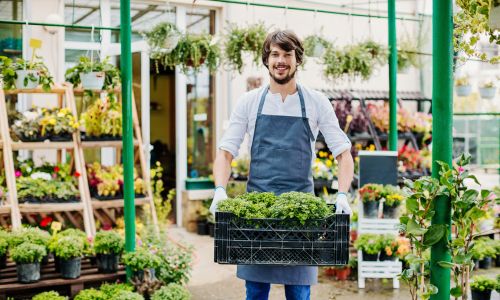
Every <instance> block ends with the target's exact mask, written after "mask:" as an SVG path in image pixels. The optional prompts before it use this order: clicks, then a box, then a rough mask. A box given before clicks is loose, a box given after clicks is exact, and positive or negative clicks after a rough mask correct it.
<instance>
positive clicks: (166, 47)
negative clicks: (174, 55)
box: [143, 22, 181, 60]
mask: <svg viewBox="0 0 500 300" xmlns="http://www.w3.org/2000/svg"><path fill="white" fill-rule="evenodd" d="M143 35H144V37H145V39H146V41H147V42H148V45H149V49H150V50H149V51H150V57H151V59H154V60H158V59H162V58H164V56H165V55H166V54H168V53H170V52H172V50H173V49H174V48H175V47H176V46H177V44H178V43H179V39H180V38H181V34H180V32H179V30H178V29H177V27H176V26H175V24H173V23H169V22H161V23H158V24H157V25H155V26H154V27H153V29H151V31H148V32H145V33H144V34H143Z"/></svg>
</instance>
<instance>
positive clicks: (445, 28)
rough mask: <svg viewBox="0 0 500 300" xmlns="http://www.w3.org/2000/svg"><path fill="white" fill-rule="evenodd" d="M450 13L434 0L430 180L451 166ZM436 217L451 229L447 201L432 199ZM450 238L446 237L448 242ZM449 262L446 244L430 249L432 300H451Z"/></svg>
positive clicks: (448, 2)
mask: <svg viewBox="0 0 500 300" xmlns="http://www.w3.org/2000/svg"><path fill="white" fill-rule="evenodd" d="M452 37H453V10H452V0H433V16H432V55H433V56H432V135H433V136H432V177H434V178H439V166H438V164H437V163H436V161H438V160H440V161H443V162H446V163H448V164H450V165H451V163H452V141H453V140H452V125H453V124H452V123H453V85H452V84H453V71H452V67H453V46H452ZM435 208H436V214H435V215H434V217H433V218H432V224H446V225H447V226H448V227H450V223H451V206H450V199H449V198H448V197H439V198H437V199H435ZM450 238H451V236H448V240H449V239H450ZM439 261H451V256H450V251H449V250H448V248H447V241H446V240H441V241H440V242H439V243H437V244H435V245H433V246H432V249H431V284H433V285H435V286H436V287H437V288H438V290H439V291H438V293H437V294H435V295H433V296H432V297H431V299H432V300H445V299H446V300H449V299H450V269H446V268H442V267H440V266H439V265H438V264H437V262H439Z"/></svg>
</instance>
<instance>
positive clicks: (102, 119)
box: [80, 96, 122, 137]
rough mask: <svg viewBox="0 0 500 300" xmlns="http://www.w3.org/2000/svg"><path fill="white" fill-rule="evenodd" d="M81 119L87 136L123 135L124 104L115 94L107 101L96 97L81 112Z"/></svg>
mask: <svg viewBox="0 0 500 300" xmlns="http://www.w3.org/2000/svg"><path fill="white" fill-rule="evenodd" d="M80 121H81V122H82V125H83V126H84V127H85V130H84V131H85V134H86V135H87V136H93V137H101V136H112V137H119V136H121V135H122V104H121V102H120V101H118V100H117V99H116V97H115V96H110V97H108V98H107V99H106V101H104V100H102V99H101V98H98V99H95V101H94V103H92V104H91V105H90V106H89V108H88V109H87V110H86V111H85V112H84V113H82V114H81V116H80Z"/></svg>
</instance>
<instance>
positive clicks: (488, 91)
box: [479, 87, 497, 99]
mask: <svg viewBox="0 0 500 300" xmlns="http://www.w3.org/2000/svg"><path fill="white" fill-rule="evenodd" d="M496 93H497V88H496V87H489V88H479V94H480V95H481V98H483V99H493V98H495V94H496Z"/></svg>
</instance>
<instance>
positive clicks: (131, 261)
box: [122, 247, 161, 281]
mask: <svg viewBox="0 0 500 300" xmlns="http://www.w3.org/2000/svg"><path fill="white" fill-rule="evenodd" d="M155 252H156V250H153V249H148V248H146V247H139V248H137V249H136V250H135V251H134V252H127V253H125V254H124V255H123V256H122V262H123V263H124V264H125V265H126V266H128V267H130V269H131V270H132V271H133V272H134V277H137V278H138V279H139V280H141V281H142V280H143V279H144V270H146V269H147V270H150V272H148V273H149V274H150V276H151V277H153V278H154V277H155V269H156V268H158V266H159V265H160V264H161V260H160V258H159V257H158V256H157V255H156V253H155Z"/></svg>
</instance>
